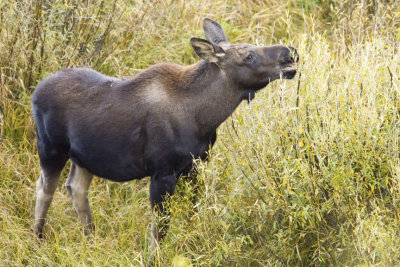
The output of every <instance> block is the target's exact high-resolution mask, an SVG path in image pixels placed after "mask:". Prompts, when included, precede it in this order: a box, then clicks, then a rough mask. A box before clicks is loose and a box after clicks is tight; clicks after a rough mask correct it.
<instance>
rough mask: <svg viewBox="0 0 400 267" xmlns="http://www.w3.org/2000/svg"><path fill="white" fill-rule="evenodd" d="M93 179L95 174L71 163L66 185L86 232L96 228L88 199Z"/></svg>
mask: <svg viewBox="0 0 400 267" xmlns="http://www.w3.org/2000/svg"><path fill="white" fill-rule="evenodd" d="M92 179H93V175H92V174H91V173H90V172H89V171H88V170H86V169H84V168H81V167H79V166H77V165H76V164H75V163H73V162H72V163H71V170H70V173H69V175H68V179H67V182H66V184H65V187H66V188H67V190H68V193H69V195H70V197H71V199H72V203H73V205H74V208H75V211H76V213H77V215H78V218H79V220H80V221H81V223H82V224H83V225H84V228H85V233H86V234H89V233H90V232H92V231H93V229H94V226H93V221H92V212H91V210H90V205H89V199H88V190H89V187H90V184H91V182H92Z"/></svg>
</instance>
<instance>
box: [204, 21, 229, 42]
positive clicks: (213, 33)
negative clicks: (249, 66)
mask: <svg viewBox="0 0 400 267" xmlns="http://www.w3.org/2000/svg"><path fill="white" fill-rule="evenodd" d="M203 30H204V34H205V35H206V39H207V40H208V41H210V42H211V43H213V44H219V43H228V39H227V38H226V35H225V32H224V30H223V29H222V27H221V25H219V24H218V23H217V22H215V21H213V20H212V19H209V18H205V19H203Z"/></svg>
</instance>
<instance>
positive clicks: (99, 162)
mask: <svg viewBox="0 0 400 267" xmlns="http://www.w3.org/2000/svg"><path fill="white" fill-rule="evenodd" d="M139 149H140V147H131V146H130V145H129V144H127V143H121V142H116V140H107V141H106V142H104V140H87V141H86V142H75V143H73V144H71V149H70V155H69V156H70V158H71V160H72V161H74V162H75V163H76V164H78V165H79V166H81V167H84V168H86V169H88V170H89V171H90V172H91V173H93V174H94V175H96V176H99V177H102V178H106V179H109V180H112V181H117V182H122V181H129V180H133V179H140V178H143V177H145V176H148V175H149V174H148V173H147V172H146V166H145V164H144V159H143V155H142V153H140V151H139Z"/></svg>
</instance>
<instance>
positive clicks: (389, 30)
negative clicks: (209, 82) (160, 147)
mask: <svg viewBox="0 0 400 267" xmlns="http://www.w3.org/2000/svg"><path fill="white" fill-rule="evenodd" d="M203 17H210V18H213V19H215V20H217V21H219V22H220V23H221V24H222V25H223V27H224V29H225V30H226V33H227V36H228V38H229V39H230V40H231V41H232V42H249V43H255V44H259V45H269V44H273V43H283V44H290V45H293V46H294V47H296V48H297V49H298V51H299V54H300V57H301V58H300V64H299V72H300V73H301V75H298V76H297V77H296V78H295V79H294V80H292V81H286V80H282V81H276V82H274V83H272V84H270V85H269V86H268V87H267V88H266V89H264V90H263V91H261V92H260V93H258V94H257V95H256V98H255V100H254V101H253V102H251V103H250V105H247V104H246V103H243V104H242V105H241V106H240V108H239V109H238V110H237V111H236V112H235V113H234V115H233V116H232V117H231V118H229V119H228V120H227V121H226V122H225V123H224V124H223V125H222V126H221V127H220V129H219V132H218V134H219V136H218V140H217V143H216V147H215V149H214V150H213V151H212V153H211V157H210V161H209V162H207V163H202V162H199V163H198V164H197V168H198V170H199V178H200V184H199V185H198V187H197V191H198V195H197V200H196V205H195V207H193V205H192V199H193V192H194V185H193V184H192V183H191V181H189V180H185V179H182V181H181V183H180V184H179V186H178V189H177V192H178V194H176V195H175V196H174V197H173V198H172V199H171V202H170V206H171V209H172V213H171V220H172V223H171V229H170V231H169V233H168V236H167V238H166V240H165V242H164V244H163V248H162V253H160V255H158V258H157V263H158V264H159V265H160V266H170V265H175V266H189V265H191V264H192V265H205V266H215V265H217V266H218V265H223V266H232V265H233V266H248V265H249V266H268V265H290V266H292V265H301V266H308V265H311V264H313V265H318V266H319V265H324V266H325V265H333V266H336V265H346V266H347V265H375V264H376V265H379V264H380V265H383V266H391V265H398V264H400V257H399V255H400V241H399V240H400V233H399V232H400V227H399V225H400V224H399V220H400V210H399V202H400V180H399V179H400V154H399V152H400V146H399V132H400V120H399V117H400V115H399V114H400V113H399V110H400V95H399V94H400V87H399V73H400V64H399V63H400V53H399V50H398V49H399V45H400V30H399V29H400V23H399V18H400V9H399V3H398V1H347V2H346V1H336V0H332V1H319V0H315V1H286V2H285V3H281V1H273V0H271V1H257V0H251V1H250V0H245V1H238V0H237V1H236V0H234V1H222V0H217V1H210V0H200V1H172V0H171V1H151V2H150V1H104V0H103V1H100V0H89V1H83V2H82V1H65V0H56V1H45V0H38V1H0V24H1V27H0V195H1V197H0V265H18V266H19V265H52V266H53V265H59V264H61V265H74V266H75V265H95V266H98V265H133V266H141V265H145V264H146V263H147V256H148V253H147V247H148V242H149V233H150V229H149V222H150V218H151V214H150V208H149V201H148V198H149V196H148V180H146V179H145V180H142V181H133V182H130V183H123V184H117V183H112V182H108V181H105V180H103V179H95V180H94V183H93V185H92V190H91V193H90V195H89V197H90V202H91V203H92V209H93V215H94V222H95V225H96V231H95V234H94V235H93V236H92V237H89V238H87V237H85V236H84V235H83V228H82V226H81V225H80V223H79V222H78V220H77V219H76V216H75V214H74V211H73V208H72V204H71V201H70V200H69V197H68V194H67V192H66V190H65V189H64V188H63V187H62V186H60V188H59V189H58V190H57V191H56V194H55V197H54V200H53V204H52V207H51V208H50V212H49V214H48V220H49V224H47V225H46V226H45V235H46V238H45V239H44V240H43V241H41V242H39V241H38V239H37V238H36V237H35V236H34V234H33V231H32V224H33V205H34V196H35V194H34V191H35V181H36V179H37V177H38V175H39V165H38V157H37V155H36V151H35V131H34V125H33V122H32V118H31V111H30V109H31V106H30V97H31V93H32V91H33V89H34V87H35V85H36V84H37V82H38V81H39V80H41V79H43V78H44V77H46V76H48V75H49V74H50V73H52V72H55V71H57V70H60V69H62V68H65V67H74V66H88V67H92V68H95V69H96V70H98V71H101V72H103V73H105V74H108V75H114V76H119V77H123V76H130V75H133V74H135V73H137V72H138V71H139V70H140V69H143V68H146V67H147V66H149V65H152V64H154V63H157V62H162V61H169V62H176V63H180V64H191V63H193V62H196V61H197V60H198V58H197V57H196V56H195V53H194V52H193V51H192V49H191V46H190V44H189V38H190V37H192V36H200V37H201V36H202V32H201V31H200V30H199V29H201V27H200V25H201V20H202V18H203ZM65 175H66V173H64V176H65ZM64 179H65V177H64ZM51 227H55V228H51Z"/></svg>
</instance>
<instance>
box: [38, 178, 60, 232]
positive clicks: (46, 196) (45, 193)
mask: <svg viewBox="0 0 400 267" xmlns="http://www.w3.org/2000/svg"><path fill="white" fill-rule="evenodd" d="M59 178H60V175H59V174H57V175H52V176H50V175H45V173H44V172H43V171H41V173H40V176H39V179H38V181H37V183H36V205H35V226H34V230H35V233H36V234H37V235H38V236H39V237H42V233H43V226H44V221H45V218H46V214H47V211H48V210H49V207H50V204H51V201H52V200H53V195H54V191H55V190H56V188H57V183H58V180H59Z"/></svg>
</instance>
